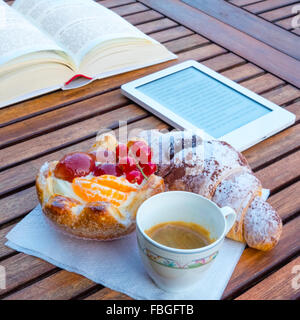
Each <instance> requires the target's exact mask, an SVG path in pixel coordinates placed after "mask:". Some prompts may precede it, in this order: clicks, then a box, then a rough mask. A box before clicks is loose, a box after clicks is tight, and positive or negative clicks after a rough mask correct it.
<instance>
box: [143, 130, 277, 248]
mask: <svg viewBox="0 0 300 320" xmlns="http://www.w3.org/2000/svg"><path fill="white" fill-rule="evenodd" d="M139 136H140V137H141V138H143V139H146V140H147V141H148V143H149V144H151V146H152V148H153V150H159V152H156V154H157V157H156V159H155V161H156V163H158V164H159V165H158V167H159V169H158V173H157V174H158V175H160V176H161V177H163V178H164V181H165V185H166V188H167V190H184V191H190V192H195V193H197V194H200V195H203V196H205V197H206V198H208V199H210V200H212V201H214V202H215V203H216V204H217V205H218V206H220V207H224V206H230V207H231V208H233V209H234V210H235V211H236V214H237V219H236V222H235V224H234V225H233V227H232V229H231V230H230V231H229V233H228V234H227V237H228V238H230V239H233V240H236V241H240V242H246V243H247V244H248V245H249V246H250V247H252V248H256V249H259V250H264V251H266V250H270V249H272V248H273V247H274V246H275V245H276V244H277V242H278V241H279V238H280V234H281V230H282V222H281V219H280V217H279V216H278V215H277V213H276V211H275V210H274V209H273V208H272V207H271V206H270V205H269V204H268V203H266V202H265V201H263V200H262V199H261V195H262V186H261V183H260V181H259V180H258V179H257V178H256V177H255V176H254V174H253V172H252V170H251V169H250V167H249V165H248V163H247V160H246V159H245V157H244V156H243V155H242V154H241V153H239V152H238V151H236V150H235V149H234V148H233V147H231V146H230V145H229V144H228V143H226V142H222V141H216V140H211V141H205V140H202V139H201V137H199V136H196V135H194V134H193V133H191V132H186V131H184V132H180V131H174V132H170V133H165V134H163V133H160V132H158V131H156V130H152V131H151V132H149V131H143V132H141V133H140V134H139Z"/></svg>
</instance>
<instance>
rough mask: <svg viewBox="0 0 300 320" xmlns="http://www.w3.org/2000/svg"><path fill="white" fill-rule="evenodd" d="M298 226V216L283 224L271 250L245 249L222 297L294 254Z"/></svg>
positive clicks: (296, 244) (244, 285) (297, 243)
mask: <svg viewBox="0 0 300 320" xmlns="http://www.w3.org/2000/svg"><path fill="white" fill-rule="evenodd" d="M279 214H280V212H279ZM299 228H300V217H298V218H296V219H293V220H292V221H290V222H288V223H287V224H286V225H284V227H283V231H282V235H281V239H280V241H279V243H278V244H277V246H276V247H275V248H274V249H273V250H271V251H268V252H263V251H259V250H255V249H252V248H247V249H245V250H244V252H243V254H242V256H241V259H240V260H239V262H238V264H237V266H236V268H235V270H234V272H233V275H232V277H231V279H230V281H229V283H228V285H227V287H226V289H225V291H224V294H223V299H226V298H230V297H232V296H235V295H237V293H238V292H239V291H240V290H241V289H246V287H247V286H249V284H251V283H252V282H253V281H255V279H259V278H261V277H262V276H263V275H264V274H266V273H267V272H270V270H272V269H273V268H275V267H276V266H277V265H280V264H282V263H284V261H285V260H287V259H288V258H289V257H292V256H293V255H295V254H296V253H297V252H298V251H299V241H298V235H299Z"/></svg>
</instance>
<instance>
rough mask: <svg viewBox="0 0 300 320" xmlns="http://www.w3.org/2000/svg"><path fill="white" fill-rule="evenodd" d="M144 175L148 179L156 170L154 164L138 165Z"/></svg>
mask: <svg viewBox="0 0 300 320" xmlns="http://www.w3.org/2000/svg"><path fill="white" fill-rule="evenodd" d="M140 166H141V168H142V170H143V172H144V174H145V175H146V176H147V177H149V176H151V174H153V173H155V172H156V170H157V165H156V164H155V163H151V162H150V163H146V164H141V165H140Z"/></svg>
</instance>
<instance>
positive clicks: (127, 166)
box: [118, 157, 137, 173]
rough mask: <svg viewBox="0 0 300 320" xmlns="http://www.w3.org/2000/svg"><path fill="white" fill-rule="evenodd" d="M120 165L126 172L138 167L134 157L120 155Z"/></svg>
mask: <svg viewBox="0 0 300 320" xmlns="http://www.w3.org/2000/svg"><path fill="white" fill-rule="evenodd" d="M118 166H119V168H120V169H121V170H122V171H123V172H125V173H126V172H129V171H132V170H136V169H137V167H136V163H135V160H134V159H133V158H132V157H122V158H121V157H120V158H119V164H118Z"/></svg>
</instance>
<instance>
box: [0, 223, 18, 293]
mask: <svg viewBox="0 0 300 320" xmlns="http://www.w3.org/2000/svg"><path fill="white" fill-rule="evenodd" d="M14 226H15V224H13V225H10V226H8V227H5V228H2V229H0V259H1V260H2V259H3V257H5V256H7V255H9V254H11V253H13V252H14V250H13V249H11V248H9V247H6V246H5V245H4V244H5V242H6V241H7V240H6V238H5V236H6V235H7V233H8V232H9V231H10V230H11V229H12V228H13V227H14ZM0 264H1V262H0ZM0 294H1V290H0Z"/></svg>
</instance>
